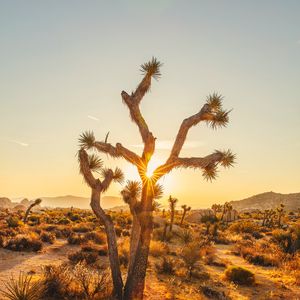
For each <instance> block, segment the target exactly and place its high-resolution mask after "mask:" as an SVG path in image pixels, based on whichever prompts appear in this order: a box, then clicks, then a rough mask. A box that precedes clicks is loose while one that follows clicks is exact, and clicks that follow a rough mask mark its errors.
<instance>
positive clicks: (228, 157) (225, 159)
mask: <svg viewBox="0 0 300 300" xmlns="http://www.w3.org/2000/svg"><path fill="white" fill-rule="evenodd" d="M216 153H220V154H221V155H222V159H221V161H220V164H221V165H222V166H223V167H224V168H229V167H232V166H233V165H234V163H235V159H236V155H235V154H233V153H232V152H231V151H230V150H226V151H219V150H216Z"/></svg>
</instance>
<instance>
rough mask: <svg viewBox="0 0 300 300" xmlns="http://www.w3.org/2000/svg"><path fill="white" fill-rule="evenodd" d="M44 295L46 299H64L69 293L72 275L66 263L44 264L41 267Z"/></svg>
mask: <svg viewBox="0 0 300 300" xmlns="http://www.w3.org/2000/svg"><path fill="white" fill-rule="evenodd" d="M43 284H44V297H46V298H47V299H48V298H50V299H65V296H66V295H68V294H69V295H70V294H71V293H70V286H71V284H72V277H71V272H70V269H69V267H68V266H67V265H65V264H62V265H60V266H52V265H48V266H45V267H44V269H43Z"/></svg>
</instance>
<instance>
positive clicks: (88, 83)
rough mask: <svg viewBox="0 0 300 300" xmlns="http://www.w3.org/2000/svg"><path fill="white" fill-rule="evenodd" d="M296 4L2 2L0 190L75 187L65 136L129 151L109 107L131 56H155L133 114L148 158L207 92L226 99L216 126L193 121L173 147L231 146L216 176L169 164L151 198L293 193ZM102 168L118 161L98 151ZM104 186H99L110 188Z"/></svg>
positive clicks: (78, 182)
mask: <svg viewBox="0 0 300 300" xmlns="http://www.w3.org/2000/svg"><path fill="white" fill-rule="evenodd" d="M299 11H300V3H299V2H298V1H291V0H290V1H284V2H283V1H263V2H262V1H251V2H250V1H249V2H248V3H246V2H240V1H218V2H217V1H196V0H194V1H189V2H188V5H187V2H186V1H172V0H164V1H158V0H157V1H151V2H149V3H147V2H142V1H137V0H130V1H121V0H119V1H114V2H113V1H97V2H96V1H93V2H89V4H88V5H87V3H84V2H82V1H78V0H73V1H66V0H61V1H55V2H54V1H43V2H38V1H31V0H29V1H26V2H19V1H14V0H12V1H7V2H1V3H0V25H1V26H0V33H1V47H0V60H1V69H0V95H1V100H0V128H1V131H0V157H1V159H0V163H1V164H0V165H1V167H0V196H6V197H10V198H15V197H20V196H21V197H28V198H34V197H40V196H61V195H70V194H71V195H78V196H86V197H88V195H89V188H88V187H87V186H86V185H85V184H84V183H83V181H82V177H81V176H80V175H79V173H78V165H77V159H76V157H75V154H76V151H77V149H78V145H77V144H78V142H77V141H78V137H79V134H80V133H82V132H83V131H85V130H92V131H94V133H95V136H96V138H97V139H99V140H104V138H105V135H106V133H107V132H108V131H110V135H109V142H111V143H113V144H114V143H116V142H121V143H122V144H124V145H126V146H127V147H128V148H130V149H132V150H134V151H141V149H140V144H141V140H140V136H139V134H138V131H137V128H136V126H135V125H134V124H133V123H132V122H131V121H130V117H129V113H128V110H127V108H126V107H125V106H124V105H123V104H122V101H121V96H120V93H121V91H122V90H126V91H128V92H130V91H131V90H133V89H134V88H135V87H136V85H137V84H138V82H139V81H140V79H141V74H140V72H139V66H140V64H142V63H144V62H146V61H147V60H149V59H150V58H151V57H152V56H155V57H157V58H158V59H159V60H160V61H162V62H163V63H164V65H163V67H162V69H161V72H162V77H161V79H160V80H159V81H158V82H154V83H153V85H152V88H151V92H150V93H149V94H147V95H146V96H145V98H144V100H143V103H142V111H143V114H144V116H145V118H146V120H147V121H148V123H149V126H150V128H151V130H152V132H153V134H154V136H156V137H157V142H158V147H157V148H158V151H157V153H156V155H155V157H154V160H155V162H156V163H158V162H160V161H163V160H164V158H166V157H167V155H168V154H169V149H170V147H171V145H172V141H173V139H174V137H175V135H176V134H177V131H178V128H179V126H180V123H181V121H182V120H183V119H184V118H186V117H188V116H190V115H191V114H194V113H196V112H197V111H198V110H199V109H200V108H201V106H202V105H203V103H204V101H205V98H206V96H207V95H208V94H210V93H212V92H215V91H216V92H219V93H221V94H222V95H223V96H224V107H225V108H228V109H230V108H233V111H232V113H231V114H230V122H229V125H228V127H227V128H223V129H219V130H217V131H213V130H211V129H210V128H208V127H207V126H206V125H204V124H201V125H199V126H197V127H195V128H193V129H192V130H191V131H190V133H189V136H188V140H187V144H186V146H185V148H184V151H183V154H184V156H205V155H207V154H209V153H211V152H212V151H213V150H214V149H232V151H233V152H234V153H236V154H237V164H236V165H235V167H234V168H231V169H229V170H223V169H222V170H220V173H219V177H218V178H217V180H216V181H213V182H212V183H210V182H205V181H204V180H203V178H202V175H201V172H197V171H188V170H176V171H174V172H172V173H171V174H170V175H168V176H167V177H166V178H165V179H163V180H162V182H161V183H162V184H164V185H165V197H164V199H166V198H167V197H168V195H169V194H172V195H173V196H174V197H177V198H178V199H179V201H180V202H179V203H180V204H184V203H185V204H188V205H191V206H193V207H206V206H210V205H211V204H212V203H214V202H224V201H229V200H237V199H242V198H245V197H248V196H251V195H253V194H258V193H261V192H265V191H271V190H272V191H275V192H280V193H293V192H299V191H300V186H299V182H300V173H299V165H300V156H299V151H300V118H299V113H300V89H299V78H300V19H299ZM102 158H103V160H104V161H105V164H106V166H109V167H114V166H116V165H118V166H119V167H121V168H122V169H123V170H124V172H125V174H126V178H127V179H136V178H137V177H136V175H137V174H135V173H134V172H135V171H134V169H133V167H131V166H129V165H128V163H126V162H125V161H123V160H112V159H108V158H107V157H106V156H105V155H103V156H102ZM120 189H121V186H120V185H117V184H113V185H112V187H111V188H110V189H109V191H108V192H107V193H106V195H113V196H119V191H120Z"/></svg>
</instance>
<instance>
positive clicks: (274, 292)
mask: <svg viewBox="0 0 300 300" xmlns="http://www.w3.org/2000/svg"><path fill="white" fill-rule="evenodd" d="M216 249H217V253H216V255H217V256H218V257H219V258H220V259H221V260H223V261H225V262H226V263H227V264H229V265H230V264H231V265H236V266H240V267H244V268H246V269H248V270H250V271H251V272H253V273H254V274H255V279H256V283H255V285H254V286H250V287H247V286H235V285H234V284H230V286H228V288H229V290H230V296H231V297H232V298H233V299H241V300H242V299H255V300H260V299H289V300H299V299H300V287H297V286H295V285H291V284H290V277H289V276H288V274H283V273H282V272H281V273H280V272H279V271H278V269H276V268H273V267H262V266H256V265H252V264H250V263H248V262H247V261H246V260H244V259H243V258H242V257H239V256H235V255H233V254H232V253H231V252H230V250H231V246H230V245H216ZM209 271H210V272H211V273H212V275H213V276H217V277H219V279H223V278H222V277H223V274H224V268H220V267H214V266H210V267H209ZM223 280H224V279H223Z"/></svg>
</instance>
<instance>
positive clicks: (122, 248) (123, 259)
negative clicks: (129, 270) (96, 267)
mask: <svg viewBox="0 0 300 300" xmlns="http://www.w3.org/2000/svg"><path fill="white" fill-rule="evenodd" d="M129 247H130V245H129V239H125V240H124V241H123V242H122V243H121V244H120V245H119V247H118V253H119V260H120V264H121V265H123V266H125V267H127V265H128V263H129Z"/></svg>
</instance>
